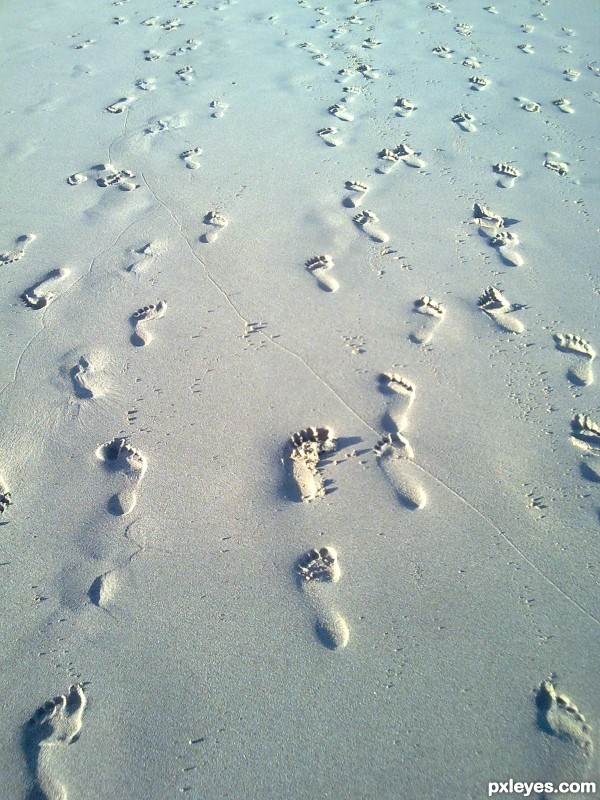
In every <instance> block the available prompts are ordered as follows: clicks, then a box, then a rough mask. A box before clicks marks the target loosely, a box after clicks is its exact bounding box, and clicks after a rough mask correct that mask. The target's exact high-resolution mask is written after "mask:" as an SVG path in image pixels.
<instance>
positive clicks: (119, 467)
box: [96, 437, 148, 516]
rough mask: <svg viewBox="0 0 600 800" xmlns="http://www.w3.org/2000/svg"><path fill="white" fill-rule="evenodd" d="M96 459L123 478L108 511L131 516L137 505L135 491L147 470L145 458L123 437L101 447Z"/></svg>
mask: <svg viewBox="0 0 600 800" xmlns="http://www.w3.org/2000/svg"><path fill="white" fill-rule="evenodd" d="M96 457H97V458H98V459H99V460H100V461H102V462H103V464H104V467H105V468H106V469H107V470H108V471H110V472H122V473H123V476H124V478H125V486H124V487H123V488H122V489H121V490H120V491H119V492H118V493H117V494H115V495H113V497H111V499H110V500H109V503H108V508H109V511H111V513H113V514H115V515H116V516H127V514H131V512H132V511H133V510H134V508H135V507H136V505H137V490H138V489H139V487H140V484H141V483H142V481H143V479H144V476H145V474H146V470H147V469H148V461H147V459H146V456H145V455H144V454H143V453H142V452H141V451H140V450H136V449H135V448H133V447H131V446H130V445H129V444H128V442H127V439H125V438H124V437H117V438H115V439H112V440H111V441H110V442H107V443H106V444H103V445H101V446H100V447H99V448H98V449H97V450H96Z"/></svg>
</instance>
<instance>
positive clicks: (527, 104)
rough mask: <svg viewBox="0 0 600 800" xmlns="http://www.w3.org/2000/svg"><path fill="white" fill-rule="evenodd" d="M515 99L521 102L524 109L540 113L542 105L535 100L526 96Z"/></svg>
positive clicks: (532, 112)
mask: <svg viewBox="0 0 600 800" xmlns="http://www.w3.org/2000/svg"><path fill="white" fill-rule="evenodd" d="M515 100H516V101H517V102H519V103H521V108H522V109H523V111H529V113H530V114H539V113H540V111H541V110H542V107H541V105H540V104H539V103H536V101H535V100H528V99H527V98H526V97H516V98H515Z"/></svg>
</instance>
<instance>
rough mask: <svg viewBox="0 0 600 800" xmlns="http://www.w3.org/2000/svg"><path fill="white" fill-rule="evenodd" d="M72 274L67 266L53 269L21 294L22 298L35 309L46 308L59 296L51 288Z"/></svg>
mask: <svg viewBox="0 0 600 800" xmlns="http://www.w3.org/2000/svg"><path fill="white" fill-rule="evenodd" d="M70 274H71V270H70V269H68V268H67V267H59V268H58V269H53V270H51V271H50V272H49V273H48V274H47V275H46V277H45V278H44V280H43V281H40V283H36V284H35V285H34V286H32V287H30V288H29V289H26V290H25V291H24V292H23V294H22V295H21V300H23V302H24V303H25V305H26V306H28V307H29V308H33V309H34V311H39V310H40V309H42V308H46V306H47V305H48V304H49V303H51V302H52V301H53V300H54V299H55V298H56V296H57V295H56V294H55V293H54V292H52V291H51V289H52V288H53V287H54V286H56V285H57V284H59V283H61V282H62V281H64V280H65V278H68V277H69V275H70Z"/></svg>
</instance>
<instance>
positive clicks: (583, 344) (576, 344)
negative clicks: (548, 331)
mask: <svg viewBox="0 0 600 800" xmlns="http://www.w3.org/2000/svg"><path fill="white" fill-rule="evenodd" d="M554 343H555V345H556V347H557V349H558V350H562V352H563V353H570V354H571V355H575V356H578V363H574V364H573V366H572V367H570V368H569V371H568V372H567V377H568V379H569V380H570V381H571V383H574V384H576V385H577V386H589V385H590V384H591V383H593V382H594V373H593V371H592V361H593V360H594V359H595V358H596V351H595V350H594V348H593V347H592V346H591V344H590V343H589V342H587V341H586V340H585V339H584V338H583V337H582V336H578V335H577V334H575V333H555V334H554Z"/></svg>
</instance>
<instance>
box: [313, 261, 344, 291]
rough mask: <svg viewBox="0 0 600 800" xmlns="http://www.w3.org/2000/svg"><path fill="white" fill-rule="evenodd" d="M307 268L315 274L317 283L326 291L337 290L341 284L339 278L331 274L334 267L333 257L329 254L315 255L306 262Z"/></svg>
mask: <svg viewBox="0 0 600 800" xmlns="http://www.w3.org/2000/svg"><path fill="white" fill-rule="evenodd" d="M305 266H306V269H307V270H308V271H309V272H310V273H311V275H314V277H315V278H316V280H317V284H318V286H319V288H320V289H323V291H324V292H337V290H338V289H339V288H340V284H339V283H338V282H337V280H336V279H335V278H334V277H333V276H332V275H330V274H329V270H330V269H331V268H332V267H333V259H332V257H331V256H328V255H321V256H313V257H312V258H309V259H308V261H306V263H305Z"/></svg>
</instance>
